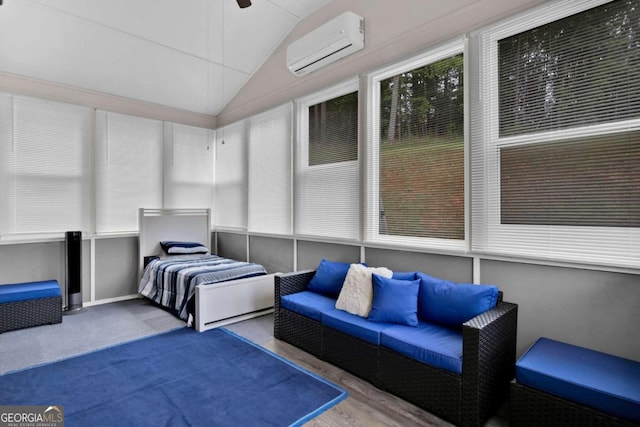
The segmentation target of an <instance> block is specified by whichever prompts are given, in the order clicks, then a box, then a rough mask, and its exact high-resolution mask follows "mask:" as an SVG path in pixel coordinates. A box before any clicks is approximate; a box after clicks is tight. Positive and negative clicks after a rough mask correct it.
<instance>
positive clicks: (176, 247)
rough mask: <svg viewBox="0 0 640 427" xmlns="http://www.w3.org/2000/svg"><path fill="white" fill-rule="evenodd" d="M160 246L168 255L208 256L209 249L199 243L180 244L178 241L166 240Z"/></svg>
mask: <svg viewBox="0 0 640 427" xmlns="http://www.w3.org/2000/svg"><path fill="white" fill-rule="evenodd" d="M160 246H161V247H162V249H163V250H164V251H165V252H166V253H167V254H168V255H182V254H208V253H209V248H207V247H206V246H204V245H203V244H202V243H197V242H180V241H176V240H164V241H162V242H160Z"/></svg>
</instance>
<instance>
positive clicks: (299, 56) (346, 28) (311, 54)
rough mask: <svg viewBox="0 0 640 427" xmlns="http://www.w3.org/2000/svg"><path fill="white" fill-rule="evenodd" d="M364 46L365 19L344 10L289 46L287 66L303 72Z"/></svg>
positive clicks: (299, 72)
mask: <svg viewBox="0 0 640 427" xmlns="http://www.w3.org/2000/svg"><path fill="white" fill-rule="evenodd" d="M363 47H364V19H363V18H362V17H361V16H358V15H356V14H355V13H353V12H345V13H343V14H342V15H339V16H337V17H336V18H334V19H332V20H331V21H329V22H327V23H326V24H323V25H322V26H320V27H318V28H316V29H315V30H313V31H311V32H310V33H309V34H307V35H305V36H303V37H302V38H300V39H298V40H296V41H295V42H293V43H291V44H290V45H289V46H288V47H287V66H288V67H289V69H290V70H291V72H292V73H293V74H295V75H296V76H303V75H305V74H307V73H310V72H312V71H314V70H317V69H318V68H321V67H324V66H325V65H328V64H331V63H332V62H335V61H337V60H338V59H340V58H344V57H345V56H347V55H351V54H352V53H354V52H357V51H359V50H360V49H362V48H363Z"/></svg>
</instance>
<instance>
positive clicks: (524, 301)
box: [480, 260, 640, 360]
mask: <svg viewBox="0 0 640 427" xmlns="http://www.w3.org/2000/svg"><path fill="white" fill-rule="evenodd" d="M480 269H481V277H482V279H483V281H486V282H490V283H494V284H496V285H498V286H499V287H500V289H501V290H503V291H504V298H505V300H508V301H512V302H515V303H517V304H518V306H519V307H518V354H521V353H522V352H523V351H524V350H526V349H527V348H528V347H529V346H530V345H531V344H533V342H534V341H535V340H536V339H537V338H538V337H541V336H544V337H548V338H552V339H556V340H559V341H564V342H568V343H572V344H576V345H580V346H584V347H588V348H593V349H596V350H600V351H604V352H607V353H612V354H615V355H618V356H621V357H626V358H629V359H634V360H640V339H639V338H638V336H640V335H639V333H638V331H639V330H640V310H639V309H638V307H640V276H637V275H633V274H623V273H609V272H604V271H593V270H581V269H575V268H566V267H552V266H544V265H534V264H523V263H516V262H502V261H491V260H482V262H481V267H480Z"/></svg>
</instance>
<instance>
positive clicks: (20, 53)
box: [0, 0, 330, 115]
mask: <svg viewBox="0 0 640 427" xmlns="http://www.w3.org/2000/svg"><path fill="white" fill-rule="evenodd" d="M329 1H330V0H253V5H252V6H251V7H249V8H246V9H240V8H239V7H238V5H237V3H236V0H108V1H106V0H4V1H3V5H2V6H0V72H4V73H9V74H13V75H19V76H25V77H30V78H34V79H39V80H45V81H49V82H53V83H57V84H62V85H66V86H72V87H78V88H82V89H89V90H93V91H98V92H103V93H108V94H112V95H117V96H122V97H126V98H132V99H136V100H141V101H146V102H150V103H154V104H159V105H164V106H169V107H174V108H179V109H182V110H187V111H193V112H197V113H203V114H209V115H217V114H218V113H219V112H220V111H222V109H223V108H224V106H225V105H226V104H227V103H228V102H229V100H231V99H232V98H233V97H234V95H235V94H236V93H237V92H238V91H239V90H240V88H241V87H242V86H243V85H244V84H245V82H247V80H248V79H249V78H250V77H251V75H252V74H253V73H254V72H255V71H256V70H257V69H258V68H259V67H260V65H262V63H263V62H264V61H265V60H266V59H267V58H268V57H269V55H271V53H272V52H273V51H274V50H275V49H276V48H277V46H278V45H279V44H280V43H281V42H282V41H283V40H284V38H285V37H286V36H287V35H288V34H289V32H290V31H291V30H292V29H293V27H294V26H295V25H296V24H297V23H298V21H300V20H301V19H302V18H304V17H306V16H307V15H309V14H310V13H312V12H314V11H316V10H317V9H319V8H320V7H322V6H323V5H325V4H327V3H328V2H329Z"/></svg>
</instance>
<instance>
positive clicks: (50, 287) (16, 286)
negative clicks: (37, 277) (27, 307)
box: [0, 280, 62, 303]
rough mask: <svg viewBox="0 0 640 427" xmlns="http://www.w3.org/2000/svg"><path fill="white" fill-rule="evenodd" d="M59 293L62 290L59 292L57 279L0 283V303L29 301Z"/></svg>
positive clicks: (57, 295)
mask: <svg viewBox="0 0 640 427" xmlns="http://www.w3.org/2000/svg"><path fill="white" fill-rule="evenodd" d="M61 295H62V292H60V285H59V284H58V281H57V280H43V281H40V282H27V283H12V284H10V285H0V303H6V302H17V301H29V300H32V299H39V298H51V297H59V296H61Z"/></svg>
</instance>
